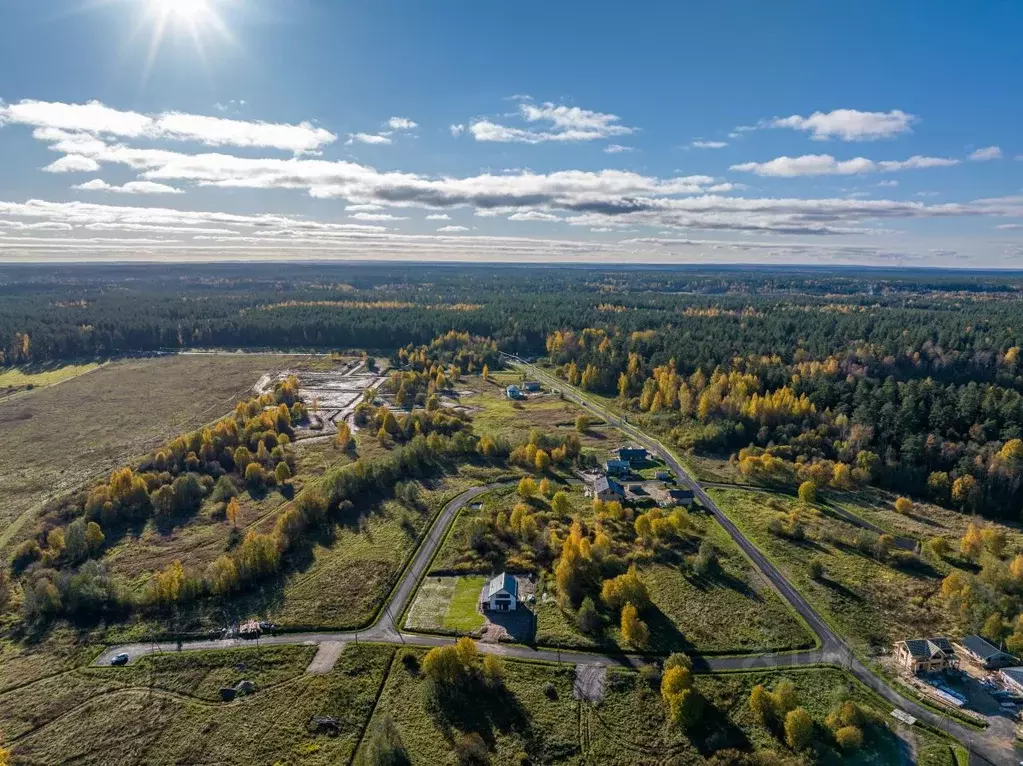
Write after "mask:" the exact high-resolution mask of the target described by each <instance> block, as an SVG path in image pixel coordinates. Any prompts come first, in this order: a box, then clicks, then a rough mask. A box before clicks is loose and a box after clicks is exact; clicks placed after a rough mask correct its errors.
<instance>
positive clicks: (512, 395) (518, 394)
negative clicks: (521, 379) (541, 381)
mask: <svg viewBox="0 0 1023 766" xmlns="http://www.w3.org/2000/svg"><path fill="white" fill-rule="evenodd" d="M505 393H506V394H507V395H508V398H509V399H521V398H522V389H521V388H519V387H518V386H515V385H511V386H508V388H507V389H505Z"/></svg>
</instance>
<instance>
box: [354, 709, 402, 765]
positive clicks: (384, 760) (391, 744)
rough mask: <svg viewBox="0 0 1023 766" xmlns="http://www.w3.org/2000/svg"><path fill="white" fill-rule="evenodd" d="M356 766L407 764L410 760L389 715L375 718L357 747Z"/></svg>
mask: <svg viewBox="0 0 1023 766" xmlns="http://www.w3.org/2000/svg"><path fill="white" fill-rule="evenodd" d="M355 763H356V766H407V764H411V763H412V760H411V759H410V758H409V755H408V751H407V750H406V749H405V745H404V743H403V742H402V741H401V736H400V735H399V734H398V729H397V727H396V726H395V725H394V721H392V720H391V717H390V716H383V717H382V718H379V719H377V721H376V722H375V723H374V724H373V726H372V728H370V730H369V733H368V734H367V736H366V741H365V743H364V744H363V746H362V747H361V748H360V749H359V757H358V758H356V760H355Z"/></svg>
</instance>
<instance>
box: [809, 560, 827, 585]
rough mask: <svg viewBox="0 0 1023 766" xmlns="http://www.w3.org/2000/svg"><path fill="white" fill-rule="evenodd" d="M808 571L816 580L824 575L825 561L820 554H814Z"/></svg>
mask: <svg viewBox="0 0 1023 766" xmlns="http://www.w3.org/2000/svg"><path fill="white" fill-rule="evenodd" d="M808 571H809V573H810V577H811V578H812V579H814V580H820V579H821V578H822V577H824V562H823V561H822V560H821V558H820V557H819V556H814V557H813V558H811V559H810V564H809V568H808Z"/></svg>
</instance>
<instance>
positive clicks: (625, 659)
mask: <svg viewBox="0 0 1023 766" xmlns="http://www.w3.org/2000/svg"><path fill="white" fill-rule="evenodd" d="M511 361H512V362H513V364H516V365H518V366H520V367H522V368H523V369H526V370H528V371H529V372H530V373H531V374H533V375H534V376H535V377H536V378H538V379H539V380H542V381H544V382H545V383H547V385H549V386H551V387H553V388H558V389H560V390H561V391H562V392H563V393H564V396H565V397H566V398H567V399H570V400H571V401H573V402H575V403H576V404H578V405H580V406H581V407H583V408H585V409H587V410H589V411H591V412H593V413H594V414H596V415H598V416H599V417H601V418H602V419H604V420H606V421H607V422H608V423H610V424H612V425H614V426H615V427H617V428H619V429H621V430H622V431H623V432H624V433H626V434H628V436H629V437H630V438H632V439H634V440H635V441H636V442H637V443H639V444H642V445H643V446H645V447H646V448H647V449H649V450H650V451H651V452H653V453H655V454H657V455H659V456H660V457H661V459H662V460H664V462H665V464H666V465H668V467H669V468H670V469H671V470H672V471H673V472H674V473H675V475H676V476H677V477H678V479H679V480H680V481H681V482H682V483H684V484H687V485H688V486H690V487H691V488H692V489H693V493H694V495H695V496H696V497H697V498H699V500H700V502H701V503H702V504H703V506H704V507H705V508H706V509H707V510H708V511H709V512H710V513H711V514H712V515H713V516H714V518H715V519H716V520H717V522H718V523H719V524H720V525H721V526H722V527H723V528H724V529H725V530H726V531H727V532H728V534H729V535H730V536H731V537H732V539H733V540H734V541H735V542H736V544H737V545H738V546H739V547H740V548H741V549H742V551H743V552H744V553H745V554H746V556H747V557H749V559H750V560H751V561H752V562H753V563H754V565H755V566H756V567H757V568H758V569H760V571H761V572H762V573H763V575H764V576H765V577H766V578H767V580H768V582H770V583H771V585H772V586H773V587H774V588H775V589H776V590H777V591H778V592H779V593H780V594H781V596H782V598H784V599H785V600H786V601H788V602H789V603H790V604H791V605H792V607H793V608H794V609H795V610H796V612H797V613H798V614H799V615H800V616H801V617H802V618H803V619H804V620H805V621H806V622H807V624H808V625H809V626H810V628H811V630H813V632H814V633H816V635H817V636H818V637H819V638H820V644H821V645H820V648H819V649H817V650H813V651H804V652H792V653H781V654H759V655H750V656H737V657H700V656H695V657H694V658H693V662H694V666H695V668H696V669H697V670H703V671H719V670H745V669H756V668H775V667H798V666H805V665H814V664H819V663H829V664H833V665H838V666H840V667H845V668H847V669H848V670H849V671H850V672H851V673H852V674H853V675H855V676H856V677H857V678H858V679H859V680H860V681H862V682H863V683H864V684H865V685H867V686H868V687H870V688H871V689H872V690H873V691H875V692H876V693H877V694H879V695H880V696H881V697H883V698H884V699H886V700H887V701H888V702H890V703H891V704H892V705H893V706H895V707H898V708H901V709H902V710H905V711H906V712H908V713H910V714H911V715H913V716H915V717H916V718H917V719H919V720H921V721H924V722H926V723H928V724H930V725H931V726H933V727H934V728H937V729H939V730H943V731H947V732H948V733H949V734H951V735H952V736H954V737H955V738H956V739H958V740H959V741H960V742H962V743H963V744H964V745H966V746H967V747H969V749H970V751H971V756H972V760H971V762H972V763H980V764H998V765H999V766H1000V765H1001V764H1006V765H1007V764H1013V763H1017V762H1018V761H1017V759H1016V758H1015V757H1014V753H1013V752H1012V750H1011V749H1008V748H1002V747H1000V746H999V745H998V744H997V743H995V742H992V741H991V740H990V738H986V737H984V736H983V733H981V732H976V731H974V730H973V729H971V728H969V727H966V726H964V725H962V724H960V723H958V722H957V721H954V720H951V719H946V718H944V717H942V716H941V715H939V714H938V713H936V712H934V711H932V710H931V709H929V708H927V707H924V706H923V705H921V704H919V703H917V702H915V701H913V700H910V699H907V698H905V697H903V696H902V695H901V694H899V693H898V692H896V691H895V690H894V689H892V688H891V687H890V686H889V685H888V684H887V683H886V682H885V681H884V680H883V679H882V678H881V677H879V676H878V675H877V674H876V673H874V671H872V670H871V669H869V668H868V667H866V666H865V665H864V664H863V663H862V662H860V661H859V660H858V659H857V658H856V657H855V655H854V654H853V652H852V650H851V649H850V648H849V646H848V645H847V644H846V643H845V642H844V641H843V640H842V639H841V638H840V637H839V636H838V635H837V634H836V633H835V632H834V631H833V630H832V629H831V628H830V627H829V626H828V625H827V623H825V622H824V620H823V619H821V617H820V615H818V614H817V612H816V611H815V610H814V609H813V607H811V606H810V604H809V603H808V602H807V601H806V599H804V598H803V596H802V595H801V594H800V593H799V591H797V590H796V589H795V588H794V587H792V585H790V584H789V582H788V580H786V579H785V577H784V576H783V575H782V574H781V572H779V571H778V569H777V568H776V567H775V566H774V565H773V564H772V563H771V562H770V561H769V560H768V559H767V558H766V557H765V556H764V555H763V554H762V553H761V552H760V550H759V549H758V548H757V547H756V546H755V545H753V544H752V543H751V542H750V541H749V540H747V539H746V537H744V536H743V534H742V533H741V532H740V531H739V528H738V527H736V526H735V524H734V523H733V522H732V521H731V519H729V518H728V516H726V515H725V514H724V512H723V511H721V509H720V508H718V506H717V504H716V503H715V502H714V501H713V499H712V498H711V497H710V496H709V495H708V494H707V493H706V491H705V490H704V489H703V487H701V486H700V484H699V483H697V482H696V481H695V480H694V479H693V478H692V477H691V476H690V475H689V473H688V472H687V471H686V469H685V467H684V466H683V465H682V464H681V463H680V462H679V461H678V460H677V459H676V458H675V457H674V455H673V454H672V453H671V451H670V450H668V449H667V448H665V447H664V446H663V445H662V444H661V443H660V442H658V441H657V440H655V439H653V438H651V437H649V436H648V435H647V434H645V433H643V432H642V431H640V430H639V429H637V428H636V427H635V426H633V425H632V424H630V423H629V422H627V421H625V420H624V419H622V418H620V417H618V416H616V415H614V414H613V413H611V412H609V411H607V410H605V409H604V408H603V407H600V406H598V405H596V404H594V403H593V402H591V401H590V400H589V399H587V398H586V397H584V396H582V395H581V394H579V393H578V392H577V391H575V390H573V389H572V388H571V387H570V386H568V385H567V384H566V383H565V382H563V381H560V380H557V379H555V378H553V377H551V376H550V375H548V374H547V373H546V372H544V371H543V370H540V369H538V368H536V367H534V366H533V365H529V364H526V363H525V362H522V361H521V360H519V359H516V358H512V359H511ZM498 486H500V484H489V485H486V486H482V487H474V488H473V489H470V490H467V491H466V492H463V493H462V494H461V495H459V496H458V497H456V498H454V499H453V500H451V501H450V502H449V503H448V504H447V505H446V506H445V507H444V508H443V510H442V511H441V512H440V514H438V516H437V518H436V519H435V520H434V522H433V523H432V524H431V525H430V529H429V531H428V532H427V535H426V538H425V539H424V541H423V543H422V544H421V545H420V547H419V549H418V550H417V551H416V554H415V556H414V558H413V559H412V562H411V563H410V564H409V565H408V566H407V567H406V569H405V571H404V572H403V573H402V576H401V580H400V581H399V583H398V585H397V586H396V587H395V589H394V590H393V591H392V593H391V594H390V596H389V597H388V599H387V601H386V602H385V604H384V607H383V608H382V609H381V610H380V615H379V617H378V619H377V622H376V623H374V624H373V625H372V626H371V627H369V628H367V629H366V630H361V631H344V632H329V631H324V632H310V633H284V634H278V635H272V636H264V637H262V638H260V639H259V642H260V643H261V644H269V645H281V644H306V645H320V644H324V643H328V642H353V641H354V642H358V641H370V642H378V643H391V644H397V643H401V644H408V645H411V646H422V647H431V646H443V645H446V644H450V643H451V642H453V641H454V640H455V639H454V638H451V637H446V636H427V635H419V634H414V633H404V632H402V631H401V629H400V626H399V625H398V624H397V623H396V620H397V619H398V618H399V617H400V616H401V615H402V614H403V613H404V611H405V609H406V608H407V606H408V604H409V602H410V600H411V598H412V596H413V594H414V593H415V590H416V588H417V586H418V584H419V581H420V579H421V577H422V575H423V574H424V573H425V572H426V569H427V567H429V565H430V561H431V560H432V559H433V555H434V553H436V551H437V549H438V548H439V547H440V544H441V542H442V541H443V540H444V537H445V535H446V534H447V531H448V529H449V528H450V526H451V524H452V523H453V522H454V520H455V518H456V517H457V515H458V513H459V512H460V511H461V510H462V509H463V508H464V507H465V506H466V505H467V504H469V503H470V502H472V501H473V500H474V499H476V498H477V497H479V496H480V495H482V494H485V493H487V492H489V491H491V490H493V489H495V488H496V487H498ZM251 645H252V641H251V640H246V639H238V638H231V639H209V640H190V641H182V642H150V643H135V644H126V645H122V646H114V647H110V648H109V649H107V650H106V651H104V652H103V653H102V654H100V655H99V657H97V658H96V660H95V664H97V665H109V664H110V661H111V659H113V657H114V656H115V655H117V654H121V653H124V654H127V655H128V657H129V662H134V661H135V660H136V659H138V658H139V657H143V656H145V655H148V654H153V653H157V652H175V651H195V650H211V649H231V648H236V647H240V646H251ZM477 645H478V646H479V649H480V651H481V652H485V653H490V654H499V655H501V656H504V657H509V658H512V659H523V660H543V661H549V662H570V663H574V664H589V665H620V666H629V667H638V666H639V665H640V663H641V662H642V658H641V657H640V656H638V655H629V654H597V653H593V652H575V651H561V650H557V649H532V648H530V647H527V646H521V645H508V644H490V643H483V642H477Z"/></svg>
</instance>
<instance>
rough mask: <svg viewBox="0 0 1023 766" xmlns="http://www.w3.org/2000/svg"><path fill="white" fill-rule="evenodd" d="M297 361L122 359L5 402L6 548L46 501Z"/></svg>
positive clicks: (0, 414)
mask: <svg viewBox="0 0 1023 766" xmlns="http://www.w3.org/2000/svg"><path fill="white" fill-rule="evenodd" d="M295 362H296V360H294V359H290V358H288V357H279V356H265V355H257V354H253V355H238V356H219V355H204V356H187V355H186V356H171V357H161V358H158V359H132V360H124V361H119V362H114V363H112V364H109V365H106V366H104V367H102V368H101V369H98V370H95V371H94V372H91V373H90V374H88V375H83V376H81V377H78V378H75V379H72V380H68V381H67V382H65V383H63V384H61V385H59V386H53V387H50V388H44V389H40V390H37V391H33V392H31V393H28V394H25V395H21V396H17V397H13V398H11V399H9V400H6V401H3V402H0V548H3V547H5V546H7V545H9V544H10V543H12V542H17V540H18V539H19V538H20V537H21V536H23V535H24V534H27V533H28V532H29V531H30V530H31V527H32V525H31V524H30V523H29V522H30V521H31V519H32V517H33V515H34V512H35V511H36V510H37V509H38V508H40V506H41V505H42V504H43V503H44V502H45V501H46V500H47V499H49V498H52V497H54V496H56V495H59V494H61V493H64V492H69V491H72V490H75V489H77V488H78V487H80V486H81V485H83V484H86V483H88V482H90V481H92V480H93V479H96V478H99V477H100V476H103V475H104V474H106V473H107V472H109V471H110V470H112V469H114V468H116V467H118V466H120V465H122V464H124V463H126V462H130V461H131V460H132V459H133V458H135V457H137V456H140V455H141V454H143V453H144V452H146V451H148V450H150V449H152V448H154V447H156V446H158V445H159V444H161V443H162V442H163V441H165V440H167V439H170V438H173V437H174V436H176V435H178V434H179V433H182V432H185V431H188V430H190V429H193V428H195V427H197V426H199V425H201V424H203V423H206V422H209V421H211V420H213V419H215V418H217V417H219V416H220V415H223V414H225V413H227V412H229V411H230V410H231V407H232V406H233V403H234V401H235V400H236V399H237V398H238V397H240V396H242V395H244V394H245V393H247V392H248V391H249V389H250V388H251V387H252V385H253V384H254V383H255V382H256V380H257V379H258V378H259V377H260V375H261V374H263V373H264V372H266V371H268V370H271V369H277V368H280V367H284V366H290V365H292V364H293V363H295Z"/></svg>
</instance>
